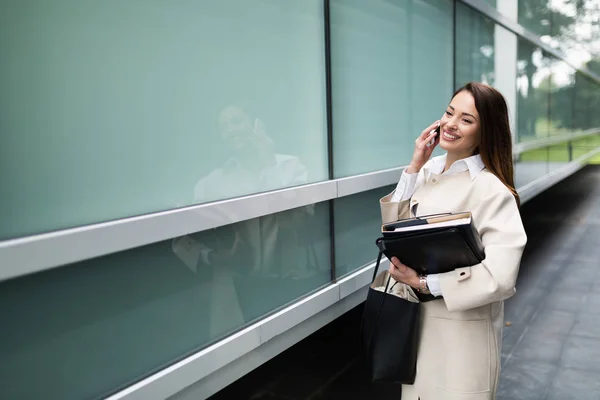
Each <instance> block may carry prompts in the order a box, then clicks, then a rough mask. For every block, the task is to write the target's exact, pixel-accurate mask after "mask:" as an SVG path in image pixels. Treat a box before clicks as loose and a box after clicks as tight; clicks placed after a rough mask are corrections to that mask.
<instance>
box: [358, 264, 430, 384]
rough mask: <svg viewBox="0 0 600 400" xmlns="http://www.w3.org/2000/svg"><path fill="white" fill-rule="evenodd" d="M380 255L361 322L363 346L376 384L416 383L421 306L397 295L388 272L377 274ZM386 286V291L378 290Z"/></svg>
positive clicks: (408, 292) (368, 368) (371, 376)
mask: <svg viewBox="0 0 600 400" xmlns="http://www.w3.org/2000/svg"><path fill="white" fill-rule="evenodd" d="M381 255H382V252H379V255H378V257H377V264H376V265H375V271H373V278H372V279H371V285H370V286H369V293H368V295H367V300H366V301H365V305H364V311H363V316H362V321H361V332H360V335H361V347H362V350H363V353H364V357H365V364H366V367H367V371H368V373H369V375H370V379H371V381H372V382H387V383H402V384H413V383H414V382H415V375H416V369H417V368H416V367H417V345H418V341H419V338H418V336H419V311H420V306H421V305H420V303H419V302H418V299H416V298H414V294H412V292H410V291H408V290H406V287H404V289H405V295H406V294H409V295H411V294H412V295H411V299H412V301H411V300H407V299H405V298H402V297H399V296H398V295H397V294H393V293H392V290H393V288H394V285H395V284H394V285H392V287H391V288H390V287H389V286H390V279H391V276H390V275H389V272H388V271H382V272H381V273H380V274H377V270H378V268H379V263H380V262H381ZM383 282H386V283H385V289H384V291H381V290H376V289H375V288H376V287H381V286H382V285H383Z"/></svg>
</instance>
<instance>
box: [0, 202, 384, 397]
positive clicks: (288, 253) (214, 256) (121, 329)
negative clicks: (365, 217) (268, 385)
mask: <svg viewBox="0 0 600 400" xmlns="http://www.w3.org/2000/svg"><path fill="white" fill-rule="evenodd" d="M371 208H375V207H374V206H372V207H371ZM328 210H329V207H328V204H327V203H319V204H316V205H312V206H306V207H301V208H297V209H294V210H290V211H286V212H282V213H278V214H272V215H268V216H265V217H261V218H256V219H252V220H248V221H244V222H240V223H238V224H233V225H229V226H224V227H221V228H218V229H214V230H210V231H205V232H200V233H197V234H194V235H189V236H183V237H178V238H174V239H173V240H168V241H164V242H160V243H156V244H152V245H149V246H144V247H140V248H137V249H133V250H129V251H125V252H121V253H117V254H113V255H109V256H105V257H101V258H97V259H94V260H89V261H85V262H81V263H77V264H74V265H71V266H67V267H62V268H58V269H53V270H49V271H46V272H42V273H38V274H35V275H30V276H26V277H21V278H17V279H13V280H10V281H5V282H2V283H0V321H2V329H0V376H2V385H0V398H2V399H42V398H43V399H56V400H65V399H90V398H100V397H104V396H105V395H107V394H108V393H110V392H113V391H115V390H116V389H118V388H120V387H123V386H125V385H128V384H131V383H132V382H134V381H136V380H138V379H140V378H141V377H143V376H146V375H149V374H151V373H153V372H155V371H157V370H159V369H161V368H164V367H166V366H167V365H169V364H171V363H173V362H174V361H176V360H178V359H181V358H182V357H185V356H187V355H189V354H190V353H191V352H194V351H197V350H199V349H201V348H202V347H205V346H207V345H208V344H210V343H212V342H214V341H215V340H217V339H219V338H221V337H223V336H224V335H226V334H227V333H231V332H232V331H233V330H237V329H239V328H240V327H242V326H244V325H247V324H248V323H250V322H251V321H254V320H256V319H257V318H259V317H262V316H264V315H265V314H267V313H269V312H271V311H273V310H275V309H277V308H278V307H281V306H283V305H285V304H286V303H288V302H290V301H292V300H295V299H297V298H298V297H300V296H304V295H306V294H307V293H310V292H311V291H313V290H315V289H317V288H319V287H321V286H323V285H325V284H327V283H328V282H329V281H330V276H331V272H330V271H331V267H330V253H329V251H330V240H331V239H330V233H329V216H328ZM360 239H361V240H362V239H363V238H362V237H361V238H360ZM371 255H372V252H371Z"/></svg>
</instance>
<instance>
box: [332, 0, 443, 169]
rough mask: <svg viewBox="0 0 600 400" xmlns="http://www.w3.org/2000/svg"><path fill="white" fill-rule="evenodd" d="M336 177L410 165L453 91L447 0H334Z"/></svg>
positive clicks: (333, 77)
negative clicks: (416, 144)
mask: <svg viewBox="0 0 600 400" xmlns="http://www.w3.org/2000/svg"><path fill="white" fill-rule="evenodd" d="M331 64H332V104H333V153H334V156H333V162H334V174H335V176H336V177H344V176H348V175H354V174H360V173H365V172H370V171H375V170H381V169H386V168H391V167H397V166H399V165H403V164H407V163H408V162H409V161H410V158H411V156H412V152H413V149H414V141H415V138H416V137H417V136H418V135H419V134H420V133H421V131H422V130H423V129H425V128H426V127H427V126H428V125H430V124H431V123H433V122H434V121H435V120H437V119H439V118H440V117H441V115H442V113H443V112H444V109H445V107H446V105H447V103H448V101H449V99H450V96H451V94H452V89H453V88H452V85H453V78H452V64H453V58H452V1H448V0H373V1H369V2H365V1H363V0H332V1H331Z"/></svg>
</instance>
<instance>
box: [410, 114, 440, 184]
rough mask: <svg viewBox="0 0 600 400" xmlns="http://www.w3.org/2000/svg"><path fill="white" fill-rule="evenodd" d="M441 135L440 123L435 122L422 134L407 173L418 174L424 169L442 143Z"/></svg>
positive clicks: (416, 143) (416, 142)
mask: <svg viewBox="0 0 600 400" xmlns="http://www.w3.org/2000/svg"><path fill="white" fill-rule="evenodd" d="M439 133H440V121H435V122H434V123H433V124H431V125H429V126H428V127H427V128H425V130H424V131H423V132H421V135H419V137H418V138H417V140H415V151H414V153H413V157H412V160H411V162H410V165H409V166H408V168H407V169H406V172H407V173H409V174H416V173H418V172H419V171H420V170H421V168H423V165H425V163H426V162H427V161H428V160H429V157H431V153H433V150H434V149H435V147H436V146H437V145H438V144H439V143H440V135H439Z"/></svg>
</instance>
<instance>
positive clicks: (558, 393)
mask: <svg viewBox="0 0 600 400" xmlns="http://www.w3.org/2000/svg"><path fill="white" fill-rule="evenodd" d="M522 211H523V215H524V220H525V223H526V227H527V232H528V237H529V243H528V246H527V251H526V253H525V255H524V258H523V261H522V263H521V274H520V276H519V280H518V286H517V291H518V293H517V295H516V296H515V297H514V298H512V299H510V300H508V301H507V302H506V314H505V319H506V321H509V322H510V323H511V326H508V327H505V329H504V335H503V336H504V340H503V348H502V353H503V354H502V373H501V381H500V389H499V393H498V394H499V400H518V399H527V400H537V399H540V400H555V399H560V400H569V399H577V400H586V399H596V400H598V399H600V167H597V166H596V167H591V166H590V167H587V168H585V169H584V170H583V171H581V172H579V173H578V174H576V175H574V176H573V177H571V178H569V179H567V180H565V181H563V182H562V184H560V186H558V187H554V188H552V189H550V190H549V191H547V192H546V193H543V194H542V195H540V196H539V197H538V198H536V199H534V200H533V201H532V202H531V203H530V204H525V206H524V207H523V210H522Z"/></svg>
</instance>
